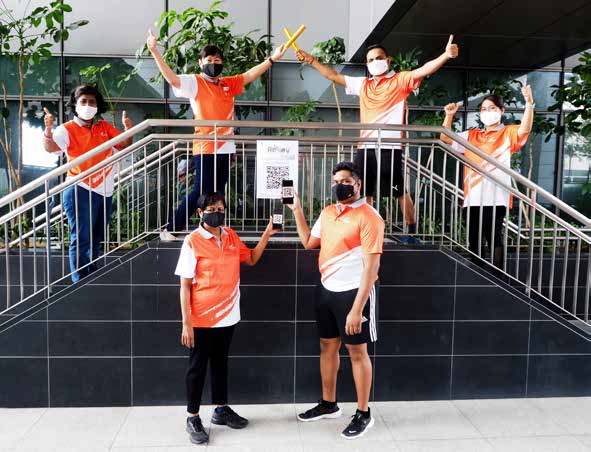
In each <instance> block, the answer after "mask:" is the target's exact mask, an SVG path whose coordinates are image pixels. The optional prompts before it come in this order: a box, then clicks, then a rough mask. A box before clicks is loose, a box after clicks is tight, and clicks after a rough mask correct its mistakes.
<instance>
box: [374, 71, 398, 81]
mask: <svg viewBox="0 0 591 452" xmlns="http://www.w3.org/2000/svg"><path fill="white" fill-rule="evenodd" d="M395 75H396V72H395V71H390V72H388V73H387V74H386V75H384V78H392V77H394V76H395ZM375 79H376V77H375V75H374V76H373V77H370V80H375Z"/></svg>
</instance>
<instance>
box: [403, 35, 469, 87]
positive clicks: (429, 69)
mask: <svg viewBox="0 0 591 452" xmlns="http://www.w3.org/2000/svg"><path fill="white" fill-rule="evenodd" d="M453 40H454V35H450V36H449V41H447V45H446V46H445V52H443V53H442V54H441V55H439V56H438V57H437V58H435V59H434V60H431V61H428V62H427V63H425V64H424V65H422V66H421V67H420V68H418V69H415V70H414V71H411V74H412V77H413V79H415V80H417V79H418V80H421V79H423V78H425V77H427V76H428V75H432V74H434V73H435V72H437V71H438V70H439V68H440V67H441V66H443V65H444V64H445V63H447V61H448V60H450V59H452V58H457V56H458V46H457V44H454V43H453Z"/></svg>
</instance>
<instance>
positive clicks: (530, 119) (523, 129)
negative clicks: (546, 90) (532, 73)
mask: <svg viewBox="0 0 591 452" xmlns="http://www.w3.org/2000/svg"><path fill="white" fill-rule="evenodd" d="M521 94H523V98H524V99H525V111H524V112H523V119H522V120H521V124H520V125H519V129H518V130H517V135H519V137H520V138H521V137H524V136H526V135H529V133H530V132H531V129H532V127H533V124H534V107H535V106H536V104H534V97H533V95H532V92H531V86H529V85H525V86H524V87H523V88H521Z"/></svg>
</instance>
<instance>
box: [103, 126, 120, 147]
mask: <svg viewBox="0 0 591 452" xmlns="http://www.w3.org/2000/svg"><path fill="white" fill-rule="evenodd" d="M103 126H104V128H105V129H106V131H107V136H108V137H109V140H110V139H111V138H115V137H116V136H117V135H121V131H120V130H118V129H117V128H116V127H115V126H113V125H112V124H111V123H110V122H107V121H103ZM115 147H116V148H117V149H119V150H121V149H125V146H122V145H120V144H118V145H116V146H115Z"/></svg>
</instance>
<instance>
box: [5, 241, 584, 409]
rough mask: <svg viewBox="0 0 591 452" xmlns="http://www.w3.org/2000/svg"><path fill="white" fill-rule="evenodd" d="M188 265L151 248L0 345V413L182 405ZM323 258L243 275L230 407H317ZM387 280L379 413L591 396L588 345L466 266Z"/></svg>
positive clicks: (402, 255) (444, 258)
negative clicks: (399, 407)
mask: <svg viewBox="0 0 591 452" xmlns="http://www.w3.org/2000/svg"><path fill="white" fill-rule="evenodd" d="M178 252H179V250H178V247H174V246H173V247H170V246H167V247H161V248H158V247H150V248H145V249H143V250H139V251H138V252H136V253H135V255H134V257H133V258H132V259H130V260H128V261H113V263H112V264H111V265H110V266H109V267H107V268H105V269H102V270H101V271H100V272H99V273H98V274H97V275H96V277H93V279H92V281H90V282H88V283H87V284H86V285H80V286H76V287H71V288H69V289H68V290H66V291H64V292H63V293H62V294H61V295H58V296H54V297H53V298H52V299H50V302H49V305H48V306H47V305H46V306H45V307H43V309H41V310H40V311H39V312H36V313H35V315H33V316H30V317H29V318H27V319H26V320H24V321H22V322H20V323H17V324H16V325H14V326H12V327H11V328H9V329H7V330H5V331H3V332H0V387H2V388H3V391H2V392H1V393H0V406H48V405H50V406H117V405H122V406H126V405H130V404H133V405H158V404H167V405H168V404H184V403H185V390H184V373H185V368H186V364H187V351H186V349H184V348H183V347H182V346H181V345H180V341H179V339H180V325H179V319H180V311H179V306H178V281H177V278H176V277H175V276H174V275H173V270H174V266H175V263H176V259H177V257H178ZM317 258H318V254H317V252H314V251H304V250H301V249H295V248H294V247H293V246H286V245H280V244H276V245H273V246H270V248H269V249H268V250H267V251H266V252H265V254H264V256H263V258H262V259H261V261H260V262H259V264H258V265H257V266H256V267H254V268H248V267H244V268H243V269H242V274H241V285H242V289H241V290H242V297H241V307H242V322H241V323H240V324H239V325H238V327H237V329H236V333H235V337H234V341H233V344H232V349H231V358H230V376H229V378H230V398H231V401H232V402H234V403H273V402H293V401H296V402H313V401H315V400H317V399H318V398H319V395H320V394H319V391H320V372H319V368H318V354H319V346H318V337H317V333H316V325H315V323H314V309H313V307H314V304H313V303H314V287H315V285H316V284H318V271H317ZM380 279H381V289H380V307H379V312H380V321H379V325H378V334H379V341H378V342H377V344H375V346H371V347H370V352H371V358H372V362H373V364H374V375H375V376H374V388H373V398H374V399H375V400H426V399H450V398H460V399H461V398H484V397H527V396H532V397H534V396H535V397H540V396H558V395H565V396H576V395H590V394H591V386H589V384H588V382H589V381H591V344H590V342H589V340H588V338H587V337H586V336H585V335H584V334H582V333H581V332H579V331H578V330H577V329H576V328H574V327H572V326H571V325H569V324H568V323H565V322H563V321H560V320H559V319H557V318H556V317H555V316H554V315H553V314H551V313H549V312H548V313H546V311H545V309H544V308H543V307H540V306H537V305H534V304H532V303H531V302H530V301H529V300H527V299H525V298H524V297H523V296H522V295H519V293H517V292H516V291H515V290H513V289H512V288H511V287H508V286H504V287H499V286H497V285H495V283H493V282H492V281H491V280H490V279H488V278H487V277H486V275H485V274H481V273H480V270H475V269H472V268H471V267H470V264H464V263H463V260H459V261H458V260H456V259H455V258H454V257H453V256H452V255H450V254H449V253H444V252H442V251H439V250H426V249H425V250H412V249H408V248H404V247H397V246H390V247H388V248H387V249H386V251H385V253H384V256H383V259H382V264H381V272H380ZM1 282H2V281H0V283H1ZM341 354H342V359H341V371H340V376H339V384H338V396H339V399H340V400H343V401H348V400H354V399H355V392H354V386H353V381H352V376H351V366H350V362H349V360H348V357H347V353H346V349H345V348H343V349H342V353H341ZM23 388H28V390H26V391H25V390H23ZM204 400H205V401H207V400H209V387H208V384H206V389H205V394H204Z"/></svg>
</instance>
